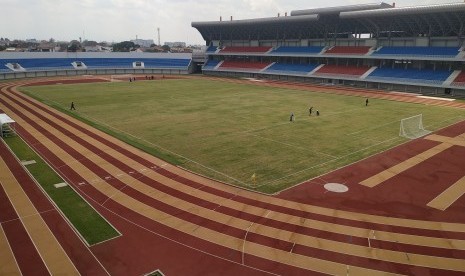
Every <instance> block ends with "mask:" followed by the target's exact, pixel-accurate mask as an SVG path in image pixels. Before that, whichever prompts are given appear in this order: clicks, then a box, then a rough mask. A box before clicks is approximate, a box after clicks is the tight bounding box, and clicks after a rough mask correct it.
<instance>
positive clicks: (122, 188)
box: [102, 184, 128, 206]
mask: <svg viewBox="0 0 465 276" xmlns="http://www.w3.org/2000/svg"><path fill="white" fill-rule="evenodd" d="M127 186H128V185H127V184H126V185H124V186H123V187H121V188H120V189H118V191H120V192H121V191H122V190H124V189H125V188H126V187H127ZM115 195H116V193H114V194H112V195H110V196H108V197H107V199H105V200H104V201H103V202H102V206H103V205H105V203H107V201H108V200H110V199H111V198H112V197H114V196H115Z"/></svg>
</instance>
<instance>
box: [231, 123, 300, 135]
mask: <svg viewBox="0 0 465 276" xmlns="http://www.w3.org/2000/svg"><path fill="white" fill-rule="evenodd" d="M290 123H291V122H285V123H278V124H275V125H270V126H266V127H262V128H257V129H250V130H245V131H240V132H238V133H249V132H257V131H262V130H265V129H270V128H275V127H279V126H282V125H287V124H290Z"/></svg>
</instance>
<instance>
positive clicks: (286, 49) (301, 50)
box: [271, 46, 324, 54]
mask: <svg viewBox="0 0 465 276" xmlns="http://www.w3.org/2000/svg"><path fill="white" fill-rule="evenodd" d="M323 48H324V47H319V46H318V47H292V46H280V47H278V48H277V49H274V50H273V51H271V54H274V53H280V54H318V53H320V52H321V51H323Z"/></svg>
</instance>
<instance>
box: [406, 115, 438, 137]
mask: <svg viewBox="0 0 465 276" xmlns="http://www.w3.org/2000/svg"><path fill="white" fill-rule="evenodd" d="M430 133H431V131H429V130H425V129H424V128H423V115H422V114H419V115H415V116H412V117H409V118H405V119H402V120H400V131H399V135H400V136H402V137H405V138H408V139H417V138H420V137H423V136H425V135H428V134H430Z"/></svg>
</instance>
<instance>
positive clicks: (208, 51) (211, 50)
mask: <svg viewBox="0 0 465 276" xmlns="http://www.w3.org/2000/svg"><path fill="white" fill-rule="evenodd" d="M217 49H218V47H216V46H209V47H208V48H207V53H214V52H216V50H217Z"/></svg>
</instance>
